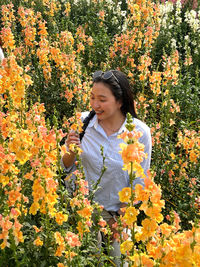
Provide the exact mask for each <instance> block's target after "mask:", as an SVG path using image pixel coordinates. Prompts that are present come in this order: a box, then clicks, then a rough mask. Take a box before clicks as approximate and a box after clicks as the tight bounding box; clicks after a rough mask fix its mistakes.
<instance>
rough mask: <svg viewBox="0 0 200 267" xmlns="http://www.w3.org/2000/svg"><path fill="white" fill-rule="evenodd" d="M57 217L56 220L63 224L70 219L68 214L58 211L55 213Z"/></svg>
mask: <svg viewBox="0 0 200 267" xmlns="http://www.w3.org/2000/svg"><path fill="white" fill-rule="evenodd" d="M55 218H56V222H57V223H58V224H59V225H62V224H63V222H66V221H67V220H68V215H67V214H63V213H62V212H58V213H56V214H55Z"/></svg>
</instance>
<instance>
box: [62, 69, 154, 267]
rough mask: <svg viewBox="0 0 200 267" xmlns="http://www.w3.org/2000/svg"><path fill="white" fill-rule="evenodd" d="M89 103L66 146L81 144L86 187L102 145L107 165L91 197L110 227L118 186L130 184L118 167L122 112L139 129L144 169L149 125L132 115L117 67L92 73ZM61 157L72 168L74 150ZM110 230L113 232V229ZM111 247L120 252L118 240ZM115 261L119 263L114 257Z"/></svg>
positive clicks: (124, 82) (92, 180) (94, 179)
mask: <svg viewBox="0 0 200 267" xmlns="http://www.w3.org/2000/svg"><path fill="white" fill-rule="evenodd" d="M90 104H91V107H92V109H93V110H94V114H95V115H94V117H93V118H92V119H91V120H90V121H89V124H88V126H87V128H86V130H85V134H84V136H83V138H82V140H81V142H80V139H79V135H78V134H76V133H75V132H70V133H69V134H68V136H67V140H66V146H67V148H68V149H69V145H70V144H72V143H75V144H77V145H78V146H81V148H82V150H83V153H82V154H81V158H82V164H83V166H84V170H85V174H86V179H87V180H88V183H89V186H90V188H91V186H92V184H94V183H96V182H97V180H98V179H99V177H100V174H101V169H102V167H103V166H102V164H103V162H102V156H101V151H100V147H101V145H102V146H103V148H104V155H105V157H106V160H105V166H106V167H107V169H106V171H105V173H104V174H103V177H102V179H101V182H100V184H99V189H98V190H97V192H96V193H95V201H97V202H98V203H99V204H100V205H103V206H104V211H103V213H102V216H103V218H104V219H105V220H106V221H107V222H108V224H109V225H110V227H111V229H112V224H113V223H115V216H116V215H119V214H122V213H121V210H120V208H121V207H123V206H124V205H125V204H124V203H120V201H119V196H118V192H119V191H121V190H122V188H124V187H129V186H130V182H129V175H128V173H127V172H126V171H123V170H122V167H123V161H122V158H121V155H120V154H119V151H120V147H119V144H120V143H122V142H123V140H122V139H119V138H117V136H118V135H119V134H120V133H122V132H123V131H125V130H126V128H125V124H126V114H127V113H128V112H129V113H130V114H131V115H132V116H133V123H134V124H135V125H136V130H138V131H141V132H142V133H143V135H142V137H141V138H140V140H139V141H140V142H141V143H143V144H144V146H145V153H147V154H148V157H147V158H146V159H144V160H143V162H142V164H141V165H142V167H143V169H144V171H145V173H146V171H147V170H148V169H149V167H150V158H151V135H150V129H149V127H148V126H147V125H146V124H144V123H143V122H142V121H140V120H139V119H137V118H136V113H135V108H134V100H133V96H132V92H131V88H130V84H129V82H128V79H127V77H126V75H125V74H124V73H122V72H120V71H117V70H110V71H107V72H102V71H97V72H95V73H94V75H93V87H92V91H91V96H90ZM87 115H88V113H87V112H86V113H85V112H84V113H82V118H83V119H84V118H85V117H86V116H87ZM62 161H63V165H64V167H65V168H67V169H69V168H72V166H74V161H75V154H74V153H73V152H72V151H70V153H69V154H65V155H64V156H63V158H62ZM138 183H139V184H142V185H143V179H141V178H140V177H137V178H136V179H135V181H134V186H135V184H138ZM112 230H113V232H115V230H114V229H112ZM113 247H114V250H113V252H112V256H120V247H119V244H118V243H117V242H116V240H114V239H113ZM115 263H116V265H117V266H119V262H118V261H117V258H116V261H115Z"/></svg>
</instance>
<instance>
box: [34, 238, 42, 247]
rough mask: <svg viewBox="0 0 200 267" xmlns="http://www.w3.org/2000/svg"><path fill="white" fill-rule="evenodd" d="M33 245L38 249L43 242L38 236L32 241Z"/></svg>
mask: <svg viewBox="0 0 200 267" xmlns="http://www.w3.org/2000/svg"><path fill="white" fill-rule="evenodd" d="M33 244H34V245H36V246H37V247H39V246H42V245H43V241H42V240H41V239H40V237H39V236H38V237H37V239H35V240H34V242H33Z"/></svg>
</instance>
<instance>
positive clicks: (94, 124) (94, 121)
mask: <svg viewBox="0 0 200 267" xmlns="http://www.w3.org/2000/svg"><path fill="white" fill-rule="evenodd" d="M126 123H127V117H126V119H125V121H124V123H123V124H122V126H121V128H120V129H119V131H118V132H117V133H115V134H117V135H118V134H121V133H123V132H125V131H127V129H126ZM98 125H99V123H98V118H97V115H94V117H93V118H92V119H91V121H90V122H89V125H88V127H90V128H91V127H94V128H95V130H96V129H97V127H98Z"/></svg>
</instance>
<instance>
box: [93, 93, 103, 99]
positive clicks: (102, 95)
mask: <svg viewBox="0 0 200 267" xmlns="http://www.w3.org/2000/svg"><path fill="white" fill-rule="evenodd" d="M91 95H93V96H94V94H93V93H92V92H91ZM97 97H103V98H106V96H105V95H97Z"/></svg>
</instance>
